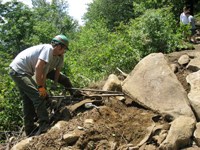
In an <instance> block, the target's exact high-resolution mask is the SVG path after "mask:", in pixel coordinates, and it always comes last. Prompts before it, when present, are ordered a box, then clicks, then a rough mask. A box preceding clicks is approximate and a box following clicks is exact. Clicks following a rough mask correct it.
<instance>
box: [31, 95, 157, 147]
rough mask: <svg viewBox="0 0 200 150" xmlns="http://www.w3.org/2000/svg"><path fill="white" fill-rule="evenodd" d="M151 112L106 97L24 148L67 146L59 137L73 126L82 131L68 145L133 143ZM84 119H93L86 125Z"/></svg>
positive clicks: (147, 123) (141, 134)
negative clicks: (73, 141) (63, 125)
mask: <svg viewBox="0 0 200 150" xmlns="http://www.w3.org/2000/svg"><path fill="white" fill-rule="evenodd" d="M155 115H156V114H155V113H153V112H151V111H149V110H146V109H144V108H139V107H136V106H134V104H129V105H128V106H127V105H125V104H124V103H122V102H120V101H119V100H116V99H113V98H109V99H107V100H105V102H104V104H103V106H100V107H99V109H96V108H93V109H90V110H85V111H84V112H82V113H79V114H77V115H76V116H75V117H73V119H71V120H69V121H68V122H67V126H66V128H63V129H62V130H59V132H53V133H46V134H43V135H41V136H38V137H34V139H33V140H32V142H31V143H30V145H29V146H28V147H27V150H29V149H31V150H36V149H37V150H38V149H42V150H54V149H55V150H57V149H60V148H64V147H66V146H69V145H66V143H65V142H64V141H62V135H64V134H66V133H68V132H70V131H73V130H76V129H77V128H78V129H80V130H83V131H84V134H83V135H82V136H81V137H80V138H79V139H78V141H76V143H71V144H70V146H71V147H70V148H71V149H88V150H90V149H91V150H92V149H112V145H114V147H115V148H116V147H120V146H123V145H126V144H128V143H131V144H133V145H137V144H138V143H139V142H140V141H141V140H142V139H143V138H144V136H145V135H146V133H147V128H148V127H149V126H151V125H152V123H153V120H152V117H153V116H155ZM87 119H92V120H93V121H94V124H93V126H91V127H90V128H84V121H85V120H87ZM111 143H113V144H111Z"/></svg>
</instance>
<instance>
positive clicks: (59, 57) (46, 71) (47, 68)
mask: <svg viewBox="0 0 200 150" xmlns="http://www.w3.org/2000/svg"><path fill="white" fill-rule="evenodd" d="M66 50H68V38H67V37H66V36H65V35H57V36H55V37H54V38H53V39H52V41H51V44H41V45H36V46H33V47H30V48H27V49H25V50H23V51H22V52H20V53H19V54H18V55H17V56H16V57H15V59H14V60H13V61H12V62H11V64H10V65H9V66H10V72H9V74H10V76H11V78H12V79H13V81H14V82H15V84H16V86H17V87H18V89H19V91H20V94H21V96H22V99H23V113H24V128H25V133H26V135H27V136H33V135H39V134H41V133H44V132H46V131H47V130H48V127H49V116H48V112H47V108H46V102H45V99H46V97H47V95H48V94H47V91H46V86H45V83H46V79H47V78H49V79H51V80H54V82H55V83H57V82H58V83H61V84H62V85H64V86H65V87H66V88H68V89H69V92H70V94H71V95H73V92H74V91H73V90H70V89H71V88H72V84H71V82H70V80H69V78H68V77H66V76H65V75H63V74H61V73H60V70H61V68H62V66H63V62H64V53H65V52H66ZM33 76H34V78H33ZM36 117H37V118H38V123H39V127H38V130H37V131H36V132H35V133H33V131H34V130H35V129H36V127H37V126H36V125H35V118H36Z"/></svg>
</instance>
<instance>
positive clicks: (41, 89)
mask: <svg viewBox="0 0 200 150" xmlns="http://www.w3.org/2000/svg"><path fill="white" fill-rule="evenodd" d="M38 92H39V95H40V97H41V98H43V99H45V98H47V95H48V94H47V91H46V89H45V88H44V87H39V88H38Z"/></svg>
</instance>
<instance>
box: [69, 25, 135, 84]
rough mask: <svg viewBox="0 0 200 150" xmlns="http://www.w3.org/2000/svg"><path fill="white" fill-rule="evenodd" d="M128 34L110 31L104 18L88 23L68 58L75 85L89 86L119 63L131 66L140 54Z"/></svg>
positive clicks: (124, 67)
mask: <svg viewBox="0 0 200 150" xmlns="http://www.w3.org/2000/svg"><path fill="white" fill-rule="evenodd" d="M126 38H127V36H126V35H125V34H121V33H120V31H119V32H115V33H112V32H109V30H108V29H107V28H106V24H105V22H104V21H101V22H100V21H98V22H93V24H90V25H87V26H85V27H84V28H83V29H82V30H81V32H80V33H79V35H78V36H77V38H76V41H74V42H72V43H71V45H72V48H73V51H70V52H68V53H67V55H66V59H65V60H67V61H66V63H67V66H70V71H69V76H71V78H72V79H73V82H74V83H75V85H79V86H87V85H88V84H89V83H92V82H95V81H98V80H100V79H102V78H104V77H105V76H106V75H108V74H110V73H114V72H116V67H119V68H121V69H124V70H130V69H132V68H133V66H134V64H135V63H136V62H137V61H138V57H137V53H136V52H135V51H134V50H133V48H132V47H131V46H130V43H127V42H126V41H128V39H126ZM66 70H67V69H66ZM68 70H69V69H68Z"/></svg>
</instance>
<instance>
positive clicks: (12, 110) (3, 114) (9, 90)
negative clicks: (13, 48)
mask: <svg viewBox="0 0 200 150" xmlns="http://www.w3.org/2000/svg"><path fill="white" fill-rule="evenodd" d="M10 60H11V59H10V57H9V55H8V54H6V53H4V52H2V51H0V61H1V65H0V131H4V132H5V131H18V130H19V126H21V125H22V111H21V100H20V97H19V93H18V92H17V91H16V89H15V88H14V87H15V85H14V83H13V82H12V81H11V78H10V76H9V75H8V65H9V63H10ZM0 139H1V140H5V137H4V136H3V135H1V136H0ZM0 142H1V141H0Z"/></svg>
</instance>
